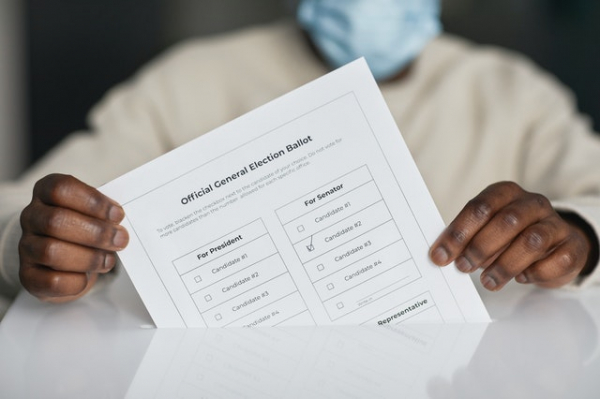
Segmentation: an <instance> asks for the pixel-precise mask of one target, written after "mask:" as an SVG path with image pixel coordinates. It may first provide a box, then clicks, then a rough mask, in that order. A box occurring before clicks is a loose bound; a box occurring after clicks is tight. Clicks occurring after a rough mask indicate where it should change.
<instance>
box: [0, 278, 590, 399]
mask: <svg viewBox="0 0 600 399" xmlns="http://www.w3.org/2000/svg"><path fill="white" fill-rule="evenodd" d="M481 293H482V296H483V299H484V302H485V303H486V305H487V307H488V310H489V312H490V314H491V316H492V318H493V319H494V320H495V321H494V322H493V323H491V324H490V325H481V324H475V325H404V326H396V327H394V328H384V327H369V328H367V327H319V328H316V327H306V328H285V329H284V328H258V329H206V330H205V329H202V330H200V329H196V330H177V329H173V330H168V329H167V330H162V329H161V330H158V329H155V328H153V327H152V322H151V319H150V318H149V316H148V314H147V312H146V310H145V309H144V307H143V305H142V303H141V301H140V299H139V297H138V296H137V294H136V293H135V290H134V289H133V286H132V285H131V282H130V281H129V279H128V278H127V276H126V275H125V274H124V273H122V274H121V275H120V277H119V278H118V279H117V280H116V281H115V282H114V283H113V284H112V285H110V286H109V287H108V288H107V289H105V290H101V291H97V292H95V293H93V294H92V295H89V296H87V297H86V298H84V299H82V300H80V301H78V302H74V303H70V304H66V305H50V304H44V303H40V302H39V301H37V300H36V299H34V298H32V297H30V296H29V295H28V294H25V293H22V294H21V295H20V296H19V297H18V299H17V301H16V302H15V304H14V305H13V306H12V307H11V309H10V310H9V312H8V314H7V316H6V317H5V319H4V320H3V321H2V323H1V324H0V397H2V398H77V399H81V398H122V397H128V398H129V397H131V398H152V397H156V398H188V397H194V398H200V397H202V398H204V397H206V398H238V397H240V398H290V397H293V398H295V397H298V398H318V397H326V398H380V397H394V398H399V397H402V398H511V399H514V398H528V399H532V398H543V399H548V398H598V397H600V355H599V352H600V351H599V349H598V346H599V345H598V341H599V338H598V336H599V334H598V330H597V326H598V325H600V289H590V290H588V291H585V292H565V291H545V290H538V289H533V288H529V287H524V286H519V285H517V284H511V285H509V286H508V287H506V288H505V289H504V290H503V291H502V292H500V293H496V294H492V293H487V292H481Z"/></svg>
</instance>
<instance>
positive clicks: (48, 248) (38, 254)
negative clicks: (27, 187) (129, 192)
mask: <svg viewBox="0 0 600 399" xmlns="http://www.w3.org/2000/svg"><path fill="white" fill-rule="evenodd" d="M124 217H125V213H124V211H123V208H121V206H119V205H118V204H116V203H115V202H114V201H112V200H110V199H109V198H107V197H106V196H104V195H103V194H101V193H100V192H99V191H98V190H96V189H95V188H93V187H90V186H88V185H86V184H84V183H82V182H81V181H79V180H77V179H76V178H74V177H72V176H65V175H57V174H55V175H49V176H46V177H44V178H43V179H41V180H40V181H38V182H37V183H36V185H35V187H34V189H33V199H32V201H31V203H30V204H29V205H28V206H27V207H26V208H25V209H24V210H23V212H22V213H21V227H22V230H23V236H22V237H21V241H20V243H19V255H20V259H21V262H20V263H21V264H20V271H19V276H20V279H21V283H22V284H23V286H24V287H25V289H27V290H28V291H29V292H30V293H31V294H33V295H34V296H36V297H38V298H40V299H42V300H45V301H49V302H66V301H70V300H73V299H76V298H79V297H81V296H83V295H84V294H85V293H86V292H87V291H88V290H89V289H90V288H91V287H92V286H93V285H94V283H95V282H96V279H97V277H98V274H99V273H107V272H109V271H110V270H111V269H112V268H113V267H114V266H115V263H116V253H115V251H118V250H121V249H123V248H125V246H126V245H127V243H128V241H129V235H128V234H127V231H126V230H125V228H123V227H122V226H119V223H120V222H121V221H122V220H123V218H124Z"/></svg>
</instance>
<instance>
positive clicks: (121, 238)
mask: <svg viewBox="0 0 600 399" xmlns="http://www.w3.org/2000/svg"><path fill="white" fill-rule="evenodd" d="M116 230H117V232H116V233H115V236H114V237H113V245H114V246H115V247H117V248H121V249H122V248H125V247H126V246H127V243H128V242H129V235H128V234H127V232H126V231H125V230H124V229H116Z"/></svg>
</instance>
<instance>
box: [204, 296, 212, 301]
mask: <svg viewBox="0 0 600 399" xmlns="http://www.w3.org/2000/svg"><path fill="white" fill-rule="evenodd" d="M204 300H205V301H206V302H210V301H212V296H210V295H207V296H205V297H204Z"/></svg>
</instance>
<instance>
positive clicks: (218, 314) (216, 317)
mask: <svg viewBox="0 0 600 399" xmlns="http://www.w3.org/2000/svg"><path fill="white" fill-rule="evenodd" d="M222 318H223V316H221V313H217V314H216V315H215V320H217V321H219V320H221V319H222Z"/></svg>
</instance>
